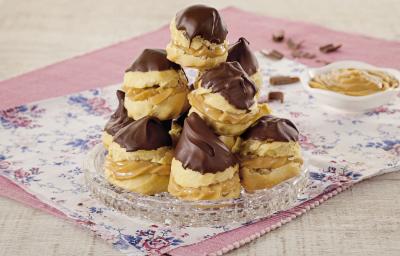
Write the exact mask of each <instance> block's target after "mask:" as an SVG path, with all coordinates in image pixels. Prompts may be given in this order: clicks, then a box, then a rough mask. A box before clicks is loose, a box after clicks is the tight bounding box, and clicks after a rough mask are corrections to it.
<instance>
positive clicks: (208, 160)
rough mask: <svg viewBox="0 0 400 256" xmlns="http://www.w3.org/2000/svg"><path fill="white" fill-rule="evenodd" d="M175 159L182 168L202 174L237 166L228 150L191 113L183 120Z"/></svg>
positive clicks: (204, 124) (199, 119)
mask: <svg viewBox="0 0 400 256" xmlns="http://www.w3.org/2000/svg"><path fill="white" fill-rule="evenodd" d="M175 158H176V159H177V160H179V161H180V162H181V163H182V165H183V167H184V168H190V169H192V170H193V171H197V172H200V173H202V174H205V173H217V172H221V171H224V170H226V169H227V168H229V167H231V166H234V165H235V164H237V159H236V157H235V156H234V155H233V154H232V153H231V151H230V150H229V148H228V147H227V146H226V145H225V144H224V143H223V142H222V141H221V140H220V139H219V138H218V136H217V135H216V134H215V133H214V132H213V131H212V130H211V129H210V128H209V127H208V126H207V124H206V123H205V122H204V121H203V119H201V117H200V116H199V115H198V114H197V113H191V114H190V115H189V117H188V118H186V120H185V124H184V126H183V130H182V134H181V136H180V138H179V141H178V144H177V145H176V148H175Z"/></svg>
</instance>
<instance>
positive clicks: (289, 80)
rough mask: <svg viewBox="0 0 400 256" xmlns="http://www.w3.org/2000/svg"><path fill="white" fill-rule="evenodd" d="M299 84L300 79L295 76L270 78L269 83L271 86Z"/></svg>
mask: <svg viewBox="0 0 400 256" xmlns="http://www.w3.org/2000/svg"><path fill="white" fill-rule="evenodd" d="M297 82H300V78H298V77H297V76H271V77H270V78H269V83H270V84H271V85H286V84H294V83H297Z"/></svg>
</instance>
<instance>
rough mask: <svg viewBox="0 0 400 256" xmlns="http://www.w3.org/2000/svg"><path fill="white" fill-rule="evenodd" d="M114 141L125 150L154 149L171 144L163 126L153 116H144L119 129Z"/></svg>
mask: <svg viewBox="0 0 400 256" xmlns="http://www.w3.org/2000/svg"><path fill="white" fill-rule="evenodd" d="M114 141H115V142H116V143H118V144H119V145H120V146H121V147H122V148H125V149H126V151H127V152H134V151H137V150H141V149H143V150H155V149H158V148H160V147H165V146H171V145H172V140H171V137H170V135H169V134H168V130H167V129H166V128H165V126H164V125H163V124H162V123H161V122H160V120H158V119H157V118H155V117H150V116H146V117H143V118H141V119H139V120H137V121H133V122H131V123H130V124H128V125H126V126H125V127H123V128H122V129H121V130H119V131H118V132H117V133H116V134H115V136H114Z"/></svg>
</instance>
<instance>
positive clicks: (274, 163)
mask: <svg viewBox="0 0 400 256" xmlns="http://www.w3.org/2000/svg"><path fill="white" fill-rule="evenodd" d="M292 162H295V163H299V164H303V160H302V159H301V158H294V159H291V158H290V157H270V156H263V157H254V158H249V157H247V158H244V159H242V161H241V163H240V165H241V167H242V168H249V169H254V170H265V169H268V170H272V169H277V168H279V167H282V166H284V165H287V164H289V163H292Z"/></svg>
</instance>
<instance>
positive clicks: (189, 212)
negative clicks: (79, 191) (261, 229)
mask: <svg viewBox="0 0 400 256" xmlns="http://www.w3.org/2000/svg"><path fill="white" fill-rule="evenodd" d="M106 152H107V151H106V149H105V148H104V147H103V145H102V144H98V145H96V146H95V147H94V148H93V149H92V150H91V151H90V153H89V154H88V156H87V158H86V159H85V161H84V164H83V169H84V173H85V182H86V185H87V187H88V188H89V191H90V192H91V194H92V196H93V197H95V198H97V199H99V200H100V201H102V202H103V203H104V204H106V205H107V206H109V207H112V208H114V209H116V210H118V211H120V212H122V213H125V214H127V215H129V216H134V217H139V218H142V219H147V220H150V221H154V222H159V223H164V224H167V225H174V226H219V225H224V224H228V223H229V224H232V223H245V222H249V221H253V220H256V219H258V218H263V217H268V216H270V215H272V214H273V213H275V212H278V211H282V210H286V209H288V208H290V207H291V206H293V205H294V203H295V202H296V200H297V198H298V196H299V195H300V194H301V193H302V192H303V191H304V189H305V188H306V186H307V183H308V171H307V168H306V166H307V164H306V162H305V164H304V165H303V166H304V168H303V170H302V173H301V174H300V175H299V176H297V177H294V178H292V179H289V180H287V181H285V182H283V183H280V184H279V185H277V186H275V187H273V188H271V189H264V190H259V191H257V192H255V193H252V194H250V193H246V192H245V191H244V190H242V192H241V197H240V198H237V199H224V200H217V201H211V200H210V201H208V200H204V201H194V202H193V201H182V200H179V199H176V198H174V197H172V196H171V195H169V194H168V193H161V194H157V195H154V196H146V195H141V194H138V193H134V192H129V191H126V190H124V189H121V188H119V187H116V186H114V185H112V184H110V183H109V182H108V181H107V180H106V179H105V177H104V175H103V163H104V159H105V155H106Z"/></svg>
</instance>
